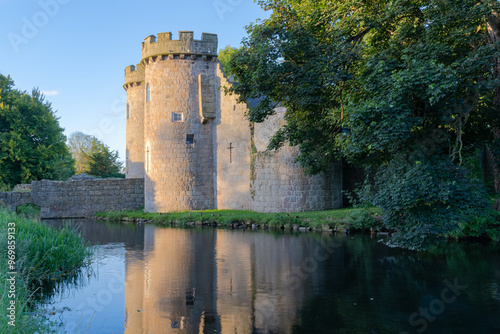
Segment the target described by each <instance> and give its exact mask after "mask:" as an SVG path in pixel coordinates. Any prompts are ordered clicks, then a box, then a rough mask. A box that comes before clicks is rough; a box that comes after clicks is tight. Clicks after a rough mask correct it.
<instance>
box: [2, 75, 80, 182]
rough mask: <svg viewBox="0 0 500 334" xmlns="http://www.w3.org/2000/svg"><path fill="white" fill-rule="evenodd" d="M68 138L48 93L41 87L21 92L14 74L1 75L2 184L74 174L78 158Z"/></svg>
mask: <svg viewBox="0 0 500 334" xmlns="http://www.w3.org/2000/svg"><path fill="white" fill-rule="evenodd" d="M65 141H66V137H65V136H64V134H63V129H62V128H61V127H60V125H59V122H58V118H57V117H56V115H55V112H54V111H53V110H52V107H51V105H50V103H49V102H45V101H44V96H43V95H42V94H41V93H40V92H39V91H38V90H37V89H33V91H32V93H31V94H28V93H27V92H23V91H19V90H17V89H15V88H14V82H13V81H12V79H11V78H10V77H8V76H7V77H6V76H4V75H1V74H0V183H1V184H4V185H6V186H12V185H15V184H18V183H28V182H31V181H32V180H40V179H43V178H51V179H65V178H67V177H68V176H69V175H72V173H73V170H74V161H73V160H72V159H71V155H70V153H69V151H68V148H67V146H66V144H65ZM55 157H58V159H59V160H57V161H56V160H55ZM57 169H60V170H64V171H63V172H60V171H57Z"/></svg>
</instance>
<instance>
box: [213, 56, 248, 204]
mask: <svg viewBox="0 0 500 334" xmlns="http://www.w3.org/2000/svg"><path fill="white" fill-rule="evenodd" d="M217 77H218V78H219V81H220V82H219V86H222V87H228V86H229V85H230V83H229V82H228V80H227V79H226V78H225V76H224V73H223V72H222V69H221V65H220V64H218V67H217ZM236 98H237V97H236V96H235V95H226V94H224V91H223V88H221V89H220V90H219V94H218V101H219V106H220V110H219V113H218V115H217V119H216V120H217V127H216V132H217V140H216V141H215V153H214V155H215V156H216V157H217V208H218V209H231V210H249V208H250V122H249V121H248V119H247V118H246V117H245V112H246V111H247V106H246V104H245V103H237V101H236Z"/></svg>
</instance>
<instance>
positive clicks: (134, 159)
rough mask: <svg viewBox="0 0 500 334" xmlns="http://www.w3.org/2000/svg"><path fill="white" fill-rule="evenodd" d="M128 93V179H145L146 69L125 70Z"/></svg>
mask: <svg viewBox="0 0 500 334" xmlns="http://www.w3.org/2000/svg"><path fill="white" fill-rule="evenodd" d="M123 88H125V90H126V91H127V152H126V157H125V170H126V175H127V178H143V177H144V98H145V95H144V67H143V66H142V65H141V64H138V65H137V67H136V66H134V65H131V66H128V67H127V68H126V69H125V84H124V85H123Z"/></svg>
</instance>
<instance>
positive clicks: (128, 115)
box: [127, 103, 130, 119]
mask: <svg viewBox="0 0 500 334" xmlns="http://www.w3.org/2000/svg"><path fill="white" fill-rule="evenodd" d="M129 118H130V108H129V106H128V103H127V119H129Z"/></svg>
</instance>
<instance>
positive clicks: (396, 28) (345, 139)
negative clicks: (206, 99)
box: [230, 0, 500, 249]
mask: <svg viewBox="0 0 500 334" xmlns="http://www.w3.org/2000/svg"><path fill="white" fill-rule="evenodd" d="M260 3H261V5H262V6H263V7H264V8H265V9H268V10H271V11H272V14H271V16H270V18H269V19H267V20H264V21H262V22H261V23H259V24H252V25H250V26H249V27H248V28H247V29H248V34H249V37H248V38H247V39H245V40H244V41H243V46H242V48H241V49H239V50H238V51H237V52H236V53H235V54H234V56H233V57H232V58H231V68H232V69H233V70H234V71H235V73H236V75H237V76H238V77H239V81H240V84H239V85H237V86H233V87H232V88H231V89H230V91H231V92H234V93H238V94H239V98H240V100H242V101H244V100H246V99H248V98H260V99H262V100H261V102H260V103H259V105H258V106H256V107H255V108H252V109H251V110H250V111H249V114H248V116H249V118H250V120H251V121H253V122H261V121H263V120H264V119H265V118H266V117H267V116H269V115H271V114H273V112H274V111H273V108H274V107H275V106H277V105H278V103H282V104H283V105H284V106H285V107H286V108H287V111H286V114H285V119H286V121H287V124H286V125H285V126H283V127H282V128H281V129H280V130H279V131H278V132H277V133H276V135H275V136H274V138H273V140H272V141H271V143H270V148H279V147H280V146H281V145H284V144H285V143H286V142H289V144H290V145H298V146H299V148H300V152H301V154H300V156H299V158H298V161H299V162H300V163H301V164H302V165H303V166H304V167H306V168H307V170H308V171H309V172H311V173H318V172H321V171H324V170H326V169H327V168H328V167H329V166H330V165H331V163H332V162H333V161H334V160H335V159H338V158H340V157H343V158H345V159H347V160H348V161H349V162H352V163H355V164H357V165H362V166H365V167H366V168H367V169H368V172H369V173H368V174H369V179H368V180H367V181H369V182H367V184H366V186H365V187H364V188H363V191H362V194H361V197H362V198H363V199H364V200H368V201H369V202H370V203H371V204H373V205H376V206H379V207H380V208H381V209H382V210H383V215H382V217H383V221H384V224H385V225H386V226H387V227H389V228H396V229H398V231H399V237H398V238H396V239H394V240H393V243H394V244H395V245H398V246H403V247H408V248H413V249H421V248H425V247H426V246H427V245H429V244H432V243H433V242H436V240H438V239H440V238H442V237H443V236H444V235H446V234H448V233H450V232H451V231H452V230H453V229H454V228H456V226H458V224H460V223H464V222H468V221H470V217H471V216H473V215H479V216H481V215H484V214H485V212H486V208H487V202H486V200H485V198H486V194H485V192H484V190H483V187H482V185H481V184H480V183H479V182H477V181H476V180H474V177H471V173H469V171H468V170H467V169H466V168H465V167H464V166H462V164H463V162H464V156H466V154H465V153H466V152H465V150H464V149H463V148H464V147H467V148H468V147H471V148H472V150H474V148H478V147H481V146H482V145H483V146H484V145H485V144H487V143H492V142H493V140H494V131H493V130H494V129H495V128H497V127H498V124H500V117H499V115H500V114H499V113H498V111H496V110H495V108H494V105H493V95H494V91H495V88H496V87H498V85H499V81H498V78H497V77H495V76H494V75H493V71H492V67H493V66H494V59H495V58H498V57H499V55H500V52H499V49H500V48H499V45H498V44H495V43H492V41H491V40H490V37H489V34H488V30H487V28H488V26H487V20H486V19H485V18H487V17H488V16H490V15H495V14H496V13H497V12H498V8H499V7H500V5H499V3H498V2H491V1H483V2H477V1H472V0H464V1H451V0H445V1H442V0H425V1H413V0H402V1H389V0H379V1H373V2H364V3H359V2H358V1H356V0H348V1H342V2H341V1H334V0H321V1H314V2H300V1H296V0H270V1H260ZM469 165H470V164H469Z"/></svg>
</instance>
